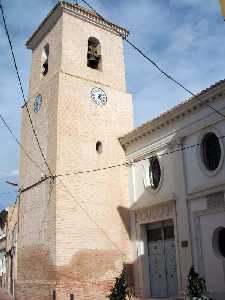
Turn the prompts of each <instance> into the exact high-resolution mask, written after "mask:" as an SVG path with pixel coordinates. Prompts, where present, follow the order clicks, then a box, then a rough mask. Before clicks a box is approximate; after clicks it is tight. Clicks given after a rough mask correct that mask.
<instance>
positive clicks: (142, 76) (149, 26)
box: [0, 0, 225, 209]
mask: <svg viewBox="0 0 225 300" xmlns="http://www.w3.org/2000/svg"><path fill="white" fill-rule="evenodd" d="M56 2H57V1H53V0H39V1H35V0H14V1H12V0H11V1H10V0H8V1H7V0H2V4H3V6H4V9H5V14H6V19H7V23H8V28H9V31H10V34H11V37H12V42H13V46H14V49H15V54H16V58H17V62H18V66H19V70H20V74H21V77H22V81H23V85H24V88H25V91H26V93H27V89H28V79H29V70H30V63H31V53H30V51H29V50H27V49H26V47H25V46H24V44H25V41H26V40H27V38H28V37H29V36H30V35H31V33H32V32H33V31H34V29H36V27H37V26H38V25H39V23H40V22H41V20H42V19H43V18H44V17H45V16H46V14H47V13H48V11H49V10H50V9H51V8H52V7H53V6H54V5H55V4H56ZM78 3H80V4H81V1H80V0H79V1H78ZM89 3H90V4H91V5H92V6H94V7H95V8H96V9H97V10H98V11H99V13H101V14H102V15H103V16H105V17H106V18H108V19H109V20H111V21H113V22H115V23H118V24H120V25H122V26H125V27H126V28H128V29H129V30H130V33H131V34H130V40H131V41H133V42H134V43H135V44H136V45H138V46H139V47H140V48H141V49H143V51H144V52H145V53H146V54H147V55H149V56H150V57H151V58H153V59H154V60H155V61H156V62H157V63H158V64H160V65H161V66H162V67H163V68H164V69H165V70H167V71H168V72H169V73H171V74H173V75H174V76H175V77H176V78H178V79H179V80H181V81H182V82H183V83H184V85H186V86H187V87H188V88H189V89H191V90H192V91H193V92H198V91H200V90H202V89H204V88H206V87H208V86H209V85H211V84H213V83H214V82H215V81H218V80H220V79H224V78H225V59H224V57H225V22H224V21H223V18H222V16H221V14H220V7H219V0H207V1H206V0H138V1H135V0H89ZM2 26H3V24H2V19H1V17H0V113H1V114H2V115H3V116H4V117H5V118H6V120H7V121H8V123H9V124H10V126H11V127H12V128H13V129H14V131H15V133H16V135H17V136H18V137H19V136H20V113H21V109H20V107H21V105H22V97H21V93H20V90H19V86H18V82H17V79H16V75H15V72H14V68H13V64H12V58H11V55H10V52H9V46H8V42H7V39H6V36H5V32H4V30H3V28H2ZM125 62H126V78H127V87H128V90H129V92H131V93H132V94H133V99H134V117H135V126H138V125H140V124H141V123H143V122H145V121H147V120H149V119H151V118H152V117H154V116H156V115H157V114H159V113H160V112H162V111H165V110H166V109H168V108H169V107H171V106H173V105H175V104H176V103H178V102H180V101H182V100H184V99H185V98H188V97H189V96H188V95H187V94H186V93H185V92H184V91H182V90H181V89H180V88H179V87H176V86H175V85H174V84H173V83H171V82H169V81H168V80H167V79H165V78H163V77H162V75H161V74H160V73H158V71H157V70H155V69H154V68H153V67H152V66H151V65H150V64H149V63H148V62H147V61H146V60H145V59H144V58H143V57H141V56H140V55H139V54H137V52H135V51H134V50H133V49H132V48H130V46H128V45H125ZM0 138H1V141H2V143H1V151H0V193H3V192H8V191H10V190H13V188H11V187H10V186H8V185H6V184H5V183H4V181H5V180H11V181H17V180H18V161H19V149H18V146H17V145H16V144H15V142H14V141H13V140H12V138H11V137H10V136H9V134H8V132H7V130H6V129H5V127H3V125H2V124H0ZM15 196H16V194H13V193H12V194H8V195H5V196H3V195H0V209H2V208H3V207H5V206H6V205H8V204H9V203H12V202H13V201H14V200H15Z"/></svg>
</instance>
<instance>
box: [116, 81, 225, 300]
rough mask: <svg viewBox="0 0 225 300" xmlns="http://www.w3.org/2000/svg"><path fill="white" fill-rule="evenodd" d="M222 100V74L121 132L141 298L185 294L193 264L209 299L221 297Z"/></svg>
mask: <svg viewBox="0 0 225 300" xmlns="http://www.w3.org/2000/svg"><path fill="white" fill-rule="evenodd" d="M224 103H225V81H221V82H219V83H217V84H215V85H213V86H212V87H210V88H208V89H207V90H205V91H203V92H202V93H200V94H199V95H198V96H197V97H194V98H192V99H190V100H188V101H186V102H183V103H181V104H179V105H177V106H175V107H174V108H172V109H171V110H169V111H168V112H165V113H163V114H162V115H160V116H159V117H157V118H155V119H153V120H152V121H150V122H147V123H146V124H144V125H142V126H140V127H139V128H137V129H135V130H133V131H132V132H130V133H128V134H127V135H125V136H124V137H121V138H120V142H121V144H122V146H123V148H124V149H125V152H126V158H127V160H128V161H129V162H131V166H130V170H129V171H130V174H129V187H130V213H131V221H132V222H131V224H132V237H131V240H132V243H133V249H134V252H133V253H135V258H134V261H135V281H136V287H137V289H139V290H140V294H142V295H143V296H145V297H147V298H148V297H151V296H152V297H154V298H155V297H156V298H157V297H163V298H170V297H175V296H177V295H184V292H185V289H186V287H187V276H188V273H189V270H190V267H191V266H192V265H194V267H195V270H196V271H197V272H198V273H199V275H200V276H201V277H202V278H204V279H205V280H206V286H207V289H208V292H209V295H210V296H211V297H212V299H217V300H222V299H225V201H224V191H225V181H224V178H225V165H224V136H225V122H224V117H223V115H222V114H223V113H224V111H225V104H224ZM208 105H209V106H212V107H213V108H215V109H216V110H217V111H219V112H221V113H222V114H221V115H220V114H218V113H216V112H215V111H213V110H212V109H211V108H210V107H209V106H208Z"/></svg>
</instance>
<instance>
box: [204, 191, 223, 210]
mask: <svg viewBox="0 0 225 300" xmlns="http://www.w3.org/2000/svg"><path fill="white" fill-rule="evenodd" d="M206 201H207V208H208V209H214V208H217V207H221V206H223V205H225V202H224V192H218V193H214V194H210V195H208V196H207V197H206Z"/></svg>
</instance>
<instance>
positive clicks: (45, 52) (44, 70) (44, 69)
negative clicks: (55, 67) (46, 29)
mask: <svg viewBox="0 0 225 300" xmlns="http://www.w3.org/2000/svg"><path fill="white" fill-rule="evenodd" d="M48 57H49V44H46V45H45V46H44V48H43V49H42V53H41V75H42V76H45V75H47V74H48Z"/></svg>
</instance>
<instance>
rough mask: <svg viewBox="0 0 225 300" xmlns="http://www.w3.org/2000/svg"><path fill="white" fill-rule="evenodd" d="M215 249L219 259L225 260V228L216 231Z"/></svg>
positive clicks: (214, 237) (214, 236)
mask: <svg viewBox="0 0 225 300" xmlns="http://www.w3.org/2000/svg"><path fill="white" fill-rule="evenodd" d="M213 249H214V252H215V254H216V256H217V257H218V258H220V259H224V258H225V227H218V228H217V229H216V230H215V231H214V233H213Z"/></svg>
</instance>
